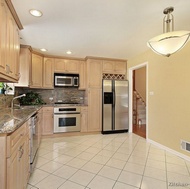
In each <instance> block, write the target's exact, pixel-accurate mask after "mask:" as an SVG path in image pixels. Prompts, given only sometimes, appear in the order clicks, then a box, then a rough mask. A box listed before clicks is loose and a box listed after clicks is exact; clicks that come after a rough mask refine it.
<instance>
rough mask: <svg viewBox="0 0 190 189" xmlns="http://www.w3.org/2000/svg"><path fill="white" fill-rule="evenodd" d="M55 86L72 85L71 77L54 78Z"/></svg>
mask: <svg viewBox="0 0 190 189" xmlns="http://www.w3.org/2000/svg"><path fill="white" fill-rule="evenodd" d="M55 81H56V82H55V84H56V86H72V85H73V77H68V76H56V77H55Z"/></svg>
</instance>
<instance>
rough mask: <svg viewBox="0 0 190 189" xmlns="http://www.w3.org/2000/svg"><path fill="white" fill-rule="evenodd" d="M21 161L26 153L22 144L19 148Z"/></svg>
mask: <svg viewBox="0 0 190 189" xmlns="http://www.w3.org/2000/svg"><path fill="white" fill-rule="evenodd" d="M19 153H20V154H19V161H20V159H21V158H22V155H23V154H24V150H23V148H22V146H20V148H19Z"/></svg>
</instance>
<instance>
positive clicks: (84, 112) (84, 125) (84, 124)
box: [80, 107, 88, 132]
mask: <svg viewBox="0 0 190 189" xmlns="http://www.w3.org/2000/svg"><path fill="white" fill-rule="evenodd" d="M80 115H81V132H88V107H81V109H80Z"/></svg>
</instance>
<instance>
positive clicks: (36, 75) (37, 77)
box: [30, 54, 43, 88]
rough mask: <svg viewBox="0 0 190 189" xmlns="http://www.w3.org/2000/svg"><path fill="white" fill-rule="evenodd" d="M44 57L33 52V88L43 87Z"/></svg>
mask: <svg viewBox="0 0 190 189" xmlns="http://www.w3.org/2000/svg"><path fill="white" fill-rule="evenodd" d="M42 67H43V57H42V56H40V55H37V54H32V66H31V85H30V87H31V88H42V78H43V77H42V71H43V69H42Z"/></svg>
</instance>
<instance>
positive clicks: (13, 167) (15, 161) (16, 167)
mask: <svg viewBox="0 0 190 189" xmlns="http://www.w3.org/2000/svg"><path fill="white" fill-rule="evenodd" d="M20 155H21V152H20V151H19V150H16V151H15V152H14V153H13V154H12V155H11V157H10V158H8V159H7V189H12V188H14V189H20V188H19V187H20V184H21V183H20V175H19V174H20Z"/></svg>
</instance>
